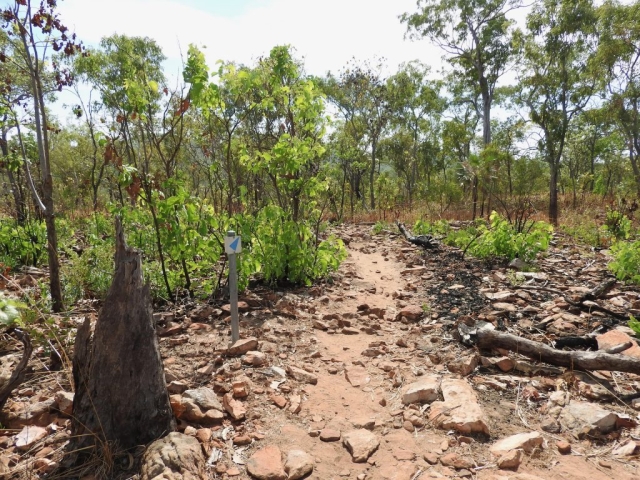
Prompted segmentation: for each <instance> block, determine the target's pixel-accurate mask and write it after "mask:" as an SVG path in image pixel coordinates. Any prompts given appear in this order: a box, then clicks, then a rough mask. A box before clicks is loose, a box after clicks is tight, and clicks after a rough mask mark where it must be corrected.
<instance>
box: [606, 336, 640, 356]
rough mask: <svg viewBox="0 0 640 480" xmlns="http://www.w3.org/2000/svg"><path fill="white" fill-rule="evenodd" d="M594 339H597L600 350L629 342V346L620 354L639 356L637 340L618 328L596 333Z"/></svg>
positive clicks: (639, 346) (639, 348)
mask: <svg viewBox="0 0 640 480" xmlns="http://www.w3.org/2000/svg"><path fill="white" fill-rule="evenodd" d="M596 340H597V341H598V348H599V349H600V350H606V349H608V348H612V347H615V346H618V345H621V344H623V343H627V342H631V345H632V346H631V348H628V349H626V350H624V351H623V352H622V355H629V356H631V357H637V358H640V345H638V344H637V342H636V341H634V340H633V339H632V338H631V337H630V336H629V335H627V334H626V333H624V332H622V331H620V330H615V329H614V330H609V331H608V332H607V333H603V334H602V335H598V336H597V337H596Z"/></svg>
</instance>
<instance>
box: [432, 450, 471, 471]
mask: <svg viewBox="0 0 640 480" xmlns="http://www.w3.org/2000/svg"><path fill="white" fill-rule="evenodd" d="M440 463H441V464H442V465H444V466H445V467H453V468H455V469H457V470H460V469H462V468H467V469H468V468H473V467H475V462H474V461H473V460H471V459H470V458H465V457H461V456H460V455H458V454H457V453H447V454H446V455H443V456H442V457H440Z"/></svg>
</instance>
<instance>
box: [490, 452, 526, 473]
mask: <svg viewBox="0 0 640 480" xmlns="http://www.w3.org/2000/svg"><path fill="white" fill-rule="evenodd" d="M520 463H522V450H511V451H509V452H507V453H505V454H504V455H502V456H500V458H498V461H497V462H496V464H497V465H498V468H505V469H513V470H515V469H517V468H518V467H519V466H520Z"/></svg>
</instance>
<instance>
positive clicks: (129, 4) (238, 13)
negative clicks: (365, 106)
mask: <svg viewBox="0 0 640 480" xmlns="http://www.w3.org/2000/svg"><path fill="white" fill-rule="evenodd" d="M415 10H416V0H324V1H317V0H182V1H178V0H175V1H172V0H109V1H107V2H105V1H104V0H64V1H61V2H60V3H59V11H60V14H61V18H62V20H63V23H65V24H66V25H67V26H68V27H70V29H72V30H74V31H75V32H76V33H77V34H78V38H79V39H80V40H82V41H83V42H85V44H87V45H92V44H96V43H97V42H98V41H99V40H100V38H102V37H103V36H108V35H111V34H113V33H119V34H126V35H130V36H148V37H151V38H153V39H154V40H156V41H157V42H158V43H159V44H160V46H161V47H162V49H163V51H164V53H165V55H166V56H167V57H168V58H169V61H168V62H167V65H166V68H167V74H168V75H170V76H173V75H176V74H179V73H180V71H181V67H180V65H181V62H180V51H182V52H183V53H184V54H185V55H186V51H187V47H188V45H189V44H190V43H195V44H196V45H198V46H206V49H205V52H206V55H207V59H208V61H209V63H210V66H212V67H213V66H214V63H215V62H216V61H217V60H233V61H237V62H240V63H245V64H251V63H253V60H254V59H255V58H257V57H259V56H261V55H264V54H268V52H269V50H271V48H272V47H273V46H275V45H282V44H291V45H293V46H294V47H295V48H296V54H297V56H298V57H304V59H305V65H306V69H307V72H308V73H311V74H315V75H323V74H325V73H326V72H327V71H329V70H331V71H332V72H337V71H338V70H340V69H341V68H342V67H343V66H345V65H346V63H347V61H348V60H350V59H351V58H352V57H355V58H356V59H358V60H366V59H372V58H373V57H375V56H378V57H380V56H382V57H385V58H386V59H387V63H388V66H389V69H390V71H394V70H395V69H396V67H397V65H399V64H400V63H402V62H405V61H410V60H414V59H419V60H420V61H422V62H424V63H426V64H430V65H432V69H433V70H438V69H439V68H440V66H441V56H442V53H441V51H440V50H438V49H437V48H435V47H433V46H432V45H430V44H429V43H428V42H426V41H420V42H412V41H410V40H406V41H405V40H404V32H405V26H404V25H403V24H401V23H400V21H399V19H398V15H400V14H402V13H404V12H413V11H415Z"/></svg>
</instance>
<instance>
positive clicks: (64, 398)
mask: <svg viewBox="0 0 640 480" xmlns="http://www.w3.org/2000/svg"><path fill="white" fill-rule="evenodd" d="M53 398H54V400H55V401H56V405H57V406H58V410H60V413H62V415H64V416H66V417H70V416H71V413H72V412H73V392H65V391H60V392H58V393H56V394H55V396H54V397H53Z"/></svg>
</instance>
